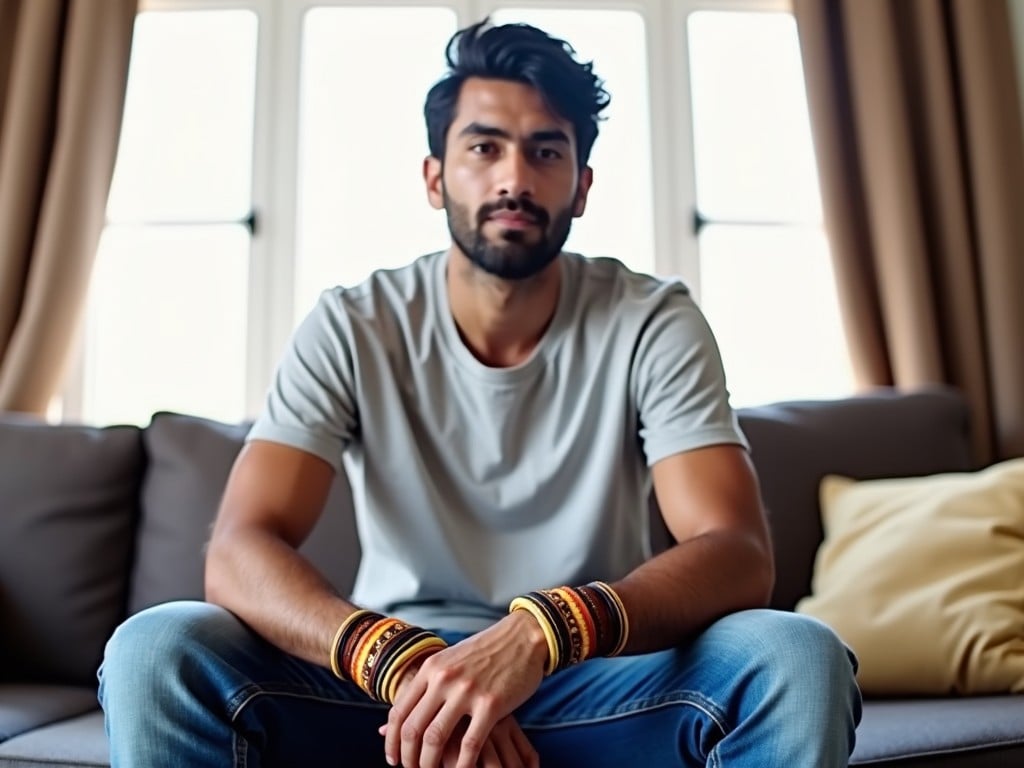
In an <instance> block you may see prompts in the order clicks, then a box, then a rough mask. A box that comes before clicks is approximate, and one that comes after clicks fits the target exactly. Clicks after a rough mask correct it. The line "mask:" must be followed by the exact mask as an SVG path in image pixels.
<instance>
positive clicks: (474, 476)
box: [249, 253, 745, 631]
mask: <svg viewBox="0 0 1024 768" xmlns="http://www.w3.org/2000/svg"><path fill="white" fill-rule="evenodd" d="M446 264H447V255H446V254H445V253H436V254H431V255H428V256H424V257H422V258H420V259H418V260H417V261H415V262H414V263H412V264H411V265H409V266H407V267H404V268H401V269H396V270H388V271H380V272H377V273H375V274H374V275H373V276H371V277H370V278H369V279H368V280H367V281H366V282H365V283H363V284H361V285H359V286H356V287H354V288H334V289H331V290H328V291H326V292H324V293H323V294H322V296H321V297H320V300H319V302H318V303H317V305H316V307H315V308H314V309H313V311H312V312H311V313H310V315H309V316H308V317H307V318H306V319H305V321H304V322H303V323H302V324H301V325H300V327H299V328H298V329H297V330H296V332H295V334H294V337H293V339H292V342H291V344H290V345H289V348H288V350H287V352H286V354H285V356H284V359H283V360H282V362H281V364H280V367H279V369H278V371H277V374H276V377H275V380H274V382H273V385H272V387H271V391H270V393H269V396H268V400H267V404H266V408H265V410H264V412H263V413H262V415H261V416H260V417H259V419H258V420H257V421H256V423H255V425H254V426H253V428H252V431H251V432H250V434H249V439H261V440H271V441H275V442H280V443H285V444H288V445H291V446H295V447H297V448H301V449H303V450H306V451H309V452H311V453H313V454H315V455H317V456H319V457H321V458H323V459H324V460H326V461H328V462H329V463H330V464H332V465H333V466H334V467H335V468H336V469H338V470H341V471H347V473H348V476H349V479H350V482H351V485H352V490H353V497H354V498H353V500H354V504H355V511H356V522H357V526H358V529H359V538H360V544H361V546H362V552H363V557H362V560H361V563H360V567H359V572H358V576H357V578H356V583H355V587H354V591H353V594H352V599H353V601H354V602H355V603H357V604H359V605H362V606H364V607H368V608H373V609H376V610H379V611H382V612H384V613H387V614H389V615H393V616H396V617H399V618H403V619H405V620H407V621H411V622H414V623H416V624H419V625H421V626H428V627H434V628H447V629H455V630H466V631H476V630H479V629H482V628H484V627H486V626H487V625H489V624H491V623H492V622H494V621H495V620H497V619H498V618H500V617H501V616H503V615H504V614H505V612H506V610H507V606H508V603H509V601H510V600H511V598H512V597H514V596H515V595H518V594H521V593H523V592H527V591H529V590H533V589H538V588H545V587H555V586H560V585H563V584H584V583H586V582H588V581H592V580H594V579H602V580H606V581H612V580H615V579H618V578H620V577H622V576H623V575H625V574H626V573H627V572H629V571H630V570H632V569H633V568H635V567H636V566H637V565H639V564H640V563H641V562H643V561H644V560H645V559H647V558H648V557H649V556H650V548H649V545H648V533H649V532H648V527H649V520H648V513H647V499H648V496H649V494H650V490H651V479H650V470H649V467H650V465H652V464H654V463H655V462H657V461H658V460H660V459H663V458H665V457H666V456H669V455H671V454H675V453H679V452H681V451H686V450H690V449H693V448H698V447H701V446H706V445H711V444H716V443H736V444H740V445H745V441H744V438H743V435H742V434H741V432H740V431H739V428H738V426H737V422H736V418H735V415H734V413H733V412H732V410H731V409H730V407H729V405H728V397H727V394H726V389H725V380H724V375H723V372H722V365H721V361H720V357H719V354H718V350H717V347H716V345H715V342H714V339H713V338H712V335H711V332H710V331H709V329H708V326H707V324H706V322H705V320H704V317H703V316H702V314H701V312H700V311H699V309H698V308H697V306H696V304H695V303H694V301H693V299H692V298H691V296H690V295H689V293H688V291H687V289H686V288H685V286H684V285H682V284H681V283H680V282H678V281H675V280H663V279H657V278H654V277H650V276H647V275H640V274H636V273H634V272H631V271H629V270H628V269H627V268H626V267H624V266H623V265H622V264H621V263H619V262H618V261H614V260H612V259H586V258H584V257H582V256H579V255H576V254H570V253H563V254H562V255H561V256H560V257H559V264H560V268H561V270H562V279H561V292H560V296H559V299H558V306H557V309H556V310H555V314H554V317H553V318H552V320H551V323H550V325H549V327H548V329H547V330H546V331H545V333H544V335H543V337H542V338H541V340H540V342H539V343H538V345H537V347H536V348H535V349H534V351H533V353H532V354H531V356H530V357H529V359H527V360H526V361H525V362H524V363H522V364H520V365H517V366H515V367H512V368H490V367H487V366H485V365H483V364H482V363H480V362H479V361H478V360H477V359H476V358H475V357H474V356H473V354H472V353H471V352H470V351H469V349H468V348H467V347H466V346H465V344H464V343H463V342H462V340H461V338H460V336H459V332H458V329H457V328H456V325H455V322H454V320H453V319H452V315H451V311H450V309H449V305H448V295H447V290H446V285H445V270H446ZM343 465H344V466H343Z"/></svg>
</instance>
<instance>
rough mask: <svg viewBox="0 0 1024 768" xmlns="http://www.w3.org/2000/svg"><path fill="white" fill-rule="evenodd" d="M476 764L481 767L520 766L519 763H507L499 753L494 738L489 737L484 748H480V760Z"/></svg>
mask: <svg viewBox="0 0 1024 768" xmlns="http://www.w3.org/2000/svg"><path fill="white" fill-rule="evenodd" d="M517 760H518V758H517ZM476 765H479V766H480V768H519V763H518V761H517V762H514V763H506V762H505V761H504V760H503V759H502V757H501V756H500V755H499V754H498V749H497V746H496V745H495V741H494V739H493V738H491V739H488V740H487V743H485V744H484V748H483V749H481V750H480V760H479V762H478V763H476Z"/></svg>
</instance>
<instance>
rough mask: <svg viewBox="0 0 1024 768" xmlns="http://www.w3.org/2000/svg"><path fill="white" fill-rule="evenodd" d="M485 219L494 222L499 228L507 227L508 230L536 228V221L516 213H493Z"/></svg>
mask: <svg viewBox="0 0 1024 768" xmlns="http://www.w3.org/2000/svg"><path fill="white" fill-rule="evenodd" d="M487 218H488V220H489V221H496V222H497V223H498V224H500V225H501V226H503V227H508V228H509V229H525V228H526V227H535V226H537V220H536V219H534V218H532V217H531V216H523V215H521V214H516V213H495V214H491V215H490V216H488V217H487Z"/></svg>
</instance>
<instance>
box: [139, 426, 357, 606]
mask: <svg viewBox="0 0 1024 768" xmlns="http://www.w3.org/2000/svg"><path fill="white" fill-rule="evenodd" d="M248 431H249V425H248V424H225V423H221V422H218V421H214V420H211V419H204V418H200V417H196V416H187V415H181V414H176V413H166V412H162V413H158V414H156V415H155V416H154V417H153V420H152V422H151V423H150V425H149V426H148V427H147V428H146V429H145V432H144V436H143V441H144V444H145V450H146V454H147V456H148V458H149V470H148V472H147V473H146V479H145V483H144V484H143V488H142V510H141V517H140V521H139V533H138V551H137V556H136V559H135V564H134V567H133V573H132V586H131V593H130V595H129V599H128V611H129V613H137V612H138V611H141V610H143V609H144V608H148V607H150V606H152V605H156V604H158V603H164V602H168V601H170V600H202V599H203V568H204V561H205V548H206V543H207V541H208V539H209V536H210V527H211V525H212V524H213V520H214V518H215V516H216V514H217V507H218V505H219V504H220V500H221V496H222V495H223V493H224V486H225V485H226V483H227V479H228V474H229V473H230V471H231V466H232V464H233V463H234V461H235V457H236V456H237V455H238V452H239V451H240V450H241V449H242V444H243V442H244V440H245V436H246V434H248ZM302 551H303V552H304V553H305V554H306V555H307V556H308V557H309V558H310V560H312V561H313V563H314V565H316V566H317V567H319V568H320V570H321V572H323V573H324V575H325V576H326V577H327V578H328V579H329V580H330V581H331V582H332V583H333V584H334V585H335V587H337V588H338V589H339V590H341V591H342V592H343V593H344V594H348V592H349V591H350V589H351V585H352V581H353V578H354V574H355V569H356V565H357V564H358V560H359V547H358V543H357V538H356V533H355V523H354V520H353V516H352V510H351V492H350V491H349V486H348V480H347V478H346V477H345V476H344V474H343V473H342V474H340V475H339V476H338V477H337V478H336V479H335V481H334V486H333V487H332V489H331V494H330V496H329V498H328V500H327V503H326V507H325V511H324V514H323V516H322V517H321V519H320V521H319V522H318V523H317V526H316V527H315V528H314V529H313V532H312V533H311V534H310V536H309V538H308V539H307V541H306V542H305V544H304V545H303V547H302Z"/></svg>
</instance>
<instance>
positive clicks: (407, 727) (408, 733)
mask: <svg viewBox="0 0 1024 768" xmlns="http://www.w3.org/2000/svg"><path fill="white" fill-rule="evenodd" d="M419 738H420V729H419V728H417V727H416V725H415V724H414V723H405V724H404V725H403V726H402V741H417V740H418V739H419Z"/></svg>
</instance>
